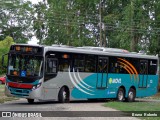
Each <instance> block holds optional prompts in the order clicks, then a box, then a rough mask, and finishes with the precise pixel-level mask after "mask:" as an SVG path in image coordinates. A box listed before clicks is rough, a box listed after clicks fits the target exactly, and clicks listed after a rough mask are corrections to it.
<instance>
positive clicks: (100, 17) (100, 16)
mask: <svg viewBox="0 0 160 120" xmlns="http://www.w3.org/2000/svg"><path fill="white" fill-rule="evenodd" d="M99 22H100V24H99V28H100V38H99V40H100V47H102V46H103V40H102V2H101V0H99Z"/></svg>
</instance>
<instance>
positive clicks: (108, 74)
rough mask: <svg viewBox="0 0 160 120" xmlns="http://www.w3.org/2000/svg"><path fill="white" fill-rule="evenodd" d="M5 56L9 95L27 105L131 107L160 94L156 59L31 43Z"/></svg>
mask: <svg viewBox="0 0 160 120" xmlns="http://www.w3.org/2000/svg"><path fill="white" fill-rule="evenodd" d="M6 56H7V57H8V64H7V65H6V68H7V73H6V77H7V79H6V84H5V94H6V95H7V96H16V97H21V98H26V99H27V100H28V102H29V103H33V102H34V100H35V99H36V100H58V101H59V102H62V103H65V102H69V101H70V100H76V99H81V100H82V99H83V100H84V99H86V100H92V99H108V98H111V99H112V98H116V99H117V100H118V101H124V100H127V101H129V102H132V101H134V100H135V98H136V97H147V96H152V95H155V94H156V93H157V91H158V64H159V63H158V56H151V55H144V54H140V53H131V52H128V51H126V50H123V49H114V48H103V47H89V46H88V47H69V46H60V45H53V46H41V45H27V44H15V45H12V46H11V47H10V51H9V53H7V54H6ZM4 57H5V55H3V56H2V62H4ZM3 66H4V67H5V65H3Z"/></svg>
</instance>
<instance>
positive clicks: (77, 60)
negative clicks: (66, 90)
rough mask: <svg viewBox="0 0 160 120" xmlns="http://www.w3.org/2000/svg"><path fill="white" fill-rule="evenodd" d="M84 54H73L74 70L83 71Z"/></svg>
mask: <svg viewBox="0 0 160 120" xmlns="http://www.w3.org/2000/svg"><path fill="white" fill-rule="evenodd" d="M84 64H85V58H84V55H74V68H75V70H76V71H79V72H84Z"/></svg>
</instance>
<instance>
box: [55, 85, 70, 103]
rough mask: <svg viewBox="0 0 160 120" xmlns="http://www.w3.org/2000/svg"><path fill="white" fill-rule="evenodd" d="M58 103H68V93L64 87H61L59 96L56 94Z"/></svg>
mask: <svg viewBox="0 0 160 120" xmlns="http://www.w3.org/2000/svg"><path fill="white" fill-rule="evenodd" d="M58 101H59V102H60V103H68V102H69V91H68V90H67V89H66V88H65V87H62V88H61V89H60V91H59V94H58Z"/></svg>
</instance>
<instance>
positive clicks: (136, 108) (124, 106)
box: [104, 101, 160, 120]
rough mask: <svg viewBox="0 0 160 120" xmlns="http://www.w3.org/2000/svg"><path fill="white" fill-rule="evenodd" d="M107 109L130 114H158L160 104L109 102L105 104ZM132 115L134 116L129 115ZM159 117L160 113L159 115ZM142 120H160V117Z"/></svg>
mask: <svg viewBox="0 0 160 120" xmlns="http://www.w3.org/2000/svg"><path fill="white" fill-rule="evenodd" d="M104 106H105V107H110V108H114V109H117V110H120V111H124V112H126V113H127V112H130V113H132V112H133V113H134V112H135V113H142V114H144V112H147V113H149V112H151V113H153V112H156V113H157V112H158V111H160V102H142V101H141V102H116V101H114V102H107V103H105V104H104ZM129 115H132V114H129ZM158 115H159V113H158ZM139 118H140V119H143V120H144V119H145V120H160V117H139Z"/></svg>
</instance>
